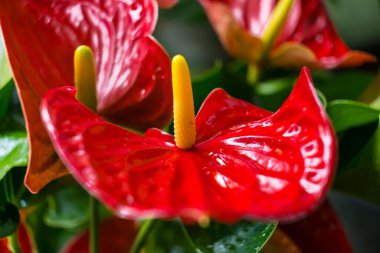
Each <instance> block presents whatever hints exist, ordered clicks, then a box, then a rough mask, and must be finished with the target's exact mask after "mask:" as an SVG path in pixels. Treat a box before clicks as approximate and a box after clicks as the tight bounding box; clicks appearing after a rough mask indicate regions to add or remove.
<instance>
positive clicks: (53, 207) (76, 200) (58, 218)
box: [44, 186, 89, 229]
mask: <svg viewBox="0 0 380 253" xmlns="http://www.w3.org/2000/svg"><path fill="white" fill-rule="evenodd" d="M88 202H89V195H88V194H87V192H86V191H85V190H83V189H82V188H81V187H80V186H76V187H74V186H73V187H66V188H63V189H61V190H60V191H57V192H54V193H53V194H51V195H50V196H48V198H47V203H48V209H47V211H46V213H45V214H44V221H45V223H46V224H47V225H48V226H50V227H55V228H64V229H68V228H76V227H79V226H83V225H84V224H86V223H87V222H88V219H89V211H88V209H89V207H88Z"/></svg>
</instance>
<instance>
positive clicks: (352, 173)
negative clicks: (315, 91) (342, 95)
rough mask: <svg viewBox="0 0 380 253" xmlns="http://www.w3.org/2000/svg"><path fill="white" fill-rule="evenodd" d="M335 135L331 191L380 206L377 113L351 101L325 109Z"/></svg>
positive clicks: (379, 143) (340, 102) (334, 104)
mask: <svg viewBox="0 0 380 253" xmlns="http://www.w3.org/2000/svg"><path fill="white" fill-rule="evenodd" d="M327 111H328V112H329V115H330V118H331V120H332V122H333V124H334V127H335V128H336V129H337V131H338V133H339V135H338V136H339V164H338V172H337V173H336V178H335V182H334V188H335V189H337V190H339V191H342V192H344V193H346V194H349V195H353V196H355V197H358V198H361V199H364V200H366V201H369V202H372V203H374V204H377V205H379V206H380V198H379V196H380V118H379V117H380V111H378V110H374V109H373V108H370V107H368V106H366V105H365V104H360V103H357V102H354V101H334V102H332V103H330V104H329V106H328V107H327Z"/></svg>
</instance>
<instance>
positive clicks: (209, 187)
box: [42, 69, 336, 221]
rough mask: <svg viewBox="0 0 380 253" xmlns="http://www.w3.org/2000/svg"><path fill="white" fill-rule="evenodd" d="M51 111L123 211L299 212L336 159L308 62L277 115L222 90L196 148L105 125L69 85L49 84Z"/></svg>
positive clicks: (92, 181)
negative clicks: (77, 97)
mask: <svg viewBox="0 0 380 253" xmlns="http://www.w3.org/2000/svg"><path fill="white" fill-rule="evenodd" d="M42 118H43V120H44V123H45V125H46V128H47V129H48V131H49V133H50V136H51V138H52V141H53V143H54V144H55V147H56V149H57V151H58V154H59V155H60V157H61V158H62V160H63V161H64V162H65V164H66V165H67V166H68V168H69V169H70V171H71V172H72V174H73V175H74V176H75V177H76V179H77V180H78V181H79V182H80V183H81V184H82V185H83V186H84V187H85V188H86V189H87V190H88V191H89V192H90V193H92V194H93V195H95V196H96V197H98V198H99V199H100V200H101V201H102V202H104V203H105V204H106V205H108V206H109V207H110V208H112V209H113V210H115V211H116V213H117V214H118V215H120V216H121V217H132V218H141V217H146V216H155V217H176V216H181V217H183V218H189V219H198V218H200V217H201V216H203V215H209V216H211V217H213V218H216V219H219V220H222V221H233V220H236V219H238V218H241V217H249V218H259V219H272V218H277V219H292V218H295V217H297V216H299V215H303V214H304V213H306V212H308V211H310V210H312V209H313V208H314V207H315V206H316V205H317V204H318V203H319V202H320V201H321V199H322V198H323V197H324V195H325V194H326V192H327V189H328V187H329V185H330V181H331V179H332V175H333V171H334V166H335V159H336V144H335V136H334V133H333V131H332V128H331V124H330V122H329V120H328V118H327V115H326V113H325V111H324V109H323V107H322V105H321V104H320V102H319V100H318V97H317V95H316V93H315V91H314V89H313V86H312V82H311V78H310V74H309V72H308V71H307V70H306V69H304V70H303V71H302V72H301V75H300V77H299V79H298V81H297V83H296V85H295V88H294V90H293V92H292V93H291V95H290V96H289V98H288V99H287V101H286V102H285V103H284V104H283V105H282V107H281V108H280V109H279V110H278V111H277V112H276V113H274V114H271V113H269V112H267V111H265V110H262V109H260V108H257V107H255V106H252V105H250V104H248V103H246V102H244V101H241V100H238V99H234V98H231V97H230V96H228V95H227V94H226V93H225V92H224V91H223V90H220V89H217V90H215V91H213V92H212V93H211V94H210V95H209V97H208V98H207V99H206V100H205V102H204V104H203V105H202V107H201V109H200V111H199V113H198V116H197V119H196V124H197V129H198V130H197V134H198V133H200V135H198V137H197V140H196V143H195V145H194V146H193V148H191V149H188V150H182V149H179V148H177V147H176V146H175V144H174V140H173V136H171V135H168V134H166V133H164V132H162V131H160V130H157V129H152V130H149V131H148V132H147V133H146V134H145V135H144V136H140V135H138V134H135V133H133V132H131V131H128V130H125V129H123V128H120V127H118V126H115V125H112V124H110V123H107V122H105V121H104V120H102V119H101V118H100V117H99V116H98V115H96V114H95V113H93V112H92V111H90V110H89V109H88V108H86V107H85V106H83V105H82V104H80V103H79V102H78V101H77V100H76V99H75V97H74V89H73V88H69V87H67V88H59V89H53V90H51V91H49V93H48V94H47V95H46V96H45V97H44V99H43V104H42Z"/></svg>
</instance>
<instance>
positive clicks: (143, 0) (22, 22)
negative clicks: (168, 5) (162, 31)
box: [0, 0, 172, 192]
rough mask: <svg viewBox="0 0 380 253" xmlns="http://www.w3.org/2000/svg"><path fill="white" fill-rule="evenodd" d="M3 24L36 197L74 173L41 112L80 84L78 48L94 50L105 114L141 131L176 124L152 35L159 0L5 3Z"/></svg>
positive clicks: (163, 63)
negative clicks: (49, 99)
mask: <svg viewBox="0 0 380 253" xmlns="http://www.w3.org/2000/svg"><path fill="white" fill-rule="evenodd" d="M0 18H1V28H2V32H3V36H4V40H5V44H6V48H7V52H8V56H9V60H10V63H11V66H12V69H13V73H14V76H15V80H16V83H17V88H18V92H19V95H20V97H21V102H22V106H23V111H24V114H25V117H26V121H27V128H28V133H29V139H30V144H31V156H30V161H29V167H28V172H27V175H26V179H25V184H26V185H27V187H28V188H29V189H30V190H31V191H32V192H37V191H39V190H40V189H41V188H42V187H43V186H44V185H46V184H47V183H48V182H50V181H51V180H53V179H55V178H57V177H60V176H62V175H64V174H66V173H67V171H66V169H65V168H64V166H63V165H62V164H61V162H60V161H59V159H58V157H57V156H56V155H55V152H54V149H53V147H52V146H51V142H50V140H49V137H48V135H47V133H46V131H45V129H44V127H43V125H42V123H41V120H40V116H39V106H40V100H41V97H42V96H43V95H44V94H45V93H46V92H47V91H48V89H50V88H53V87H58V86H63V85H73V83H74V73H73V55H74V51H75V49H76V48H77V47H78V46H79V45H82V44H84V45H88V46H89V47H91V48H92V49H93V50H94V54H95V64H96V70H97V71H96V72H97V73H98V75H97V87H96V89H97V92H96V93H97V98H98V104H97V111H98V113H99V114H100V115H102V116H103V117H105V118H107V119H109V120H111V121H113V122H117V123H118V124H123V125H126V126H129V127H133V128H137V129H140V130H143V129H146V128H149V127H152V126H155V127H163V126H164V125H166V124H167V123H168V121H169V120H170V119H171V114H172V112H171V110H172V109H171V108H172V97H171V96H172V95H171V86H170V80H169V79H170V59H169V58H168V56H167V55H166V53H165V52H164V50H163V49H162V48H161V46H160V45H159V44H158V43H157V42H156V41H155V40H154V39H153V38H152V37H151V33H152V31H153V29H154V26H155V23H156V19H157V3H156V1H155V0H135V1H120V0H99V1H88V0H86V1H55V0H44V1H40V0H18V1H14V0H2V2H1V8H0ZM168 77H169V78H168Z"/></svg>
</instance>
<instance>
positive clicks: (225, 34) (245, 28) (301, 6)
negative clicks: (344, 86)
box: [200, 0, 376, 68]
mask: <svg viewBox="0 0 380 253" xmlns="http://www.w3.org/2000/svg"><path fill="white" fill-rule="evenodd" d="M200 2H201V3H202V4H203V6H204V7H205V10H206V12H207V14H208V16H209V19H210V21H211V23H212V25H213V26H214V28H215V30H216V31H217V33H218V35H219V37H220V38H221V41H222V42H223V44H224V46H225V47H226V49H227V50H228V51H229V52H230V53H231V54H232V55H234V56H236V57H240V58H243V59H245V60H248V61H251V62H252V61H253V62H254V61H257V57H258V55H260V53H261V51H260V50H261V48H260V46H256V47H254V44H253V43H252V42H250V41H254V39H256V40H260V37H261V36H262V34H263V32H264V31H265V28H266V24H267V23H268V21H269V20H270V17H271V14H272V11H273V9H274V8H275V6H276V4H277V2H278V1H276V0H265V1H264V0H200ZM236 26H238V27H239V28H240V30H239V29H237V28H236ZM247 34H249V36H247ZM255 44H256V45H260V44H259V43H258V42H256V43H255ZM252 51H254V52H256V53H253V52H252ZM269 57H270V58H269V59H268V61H269V63H270V64H271V65H275V66H282V67H302V66H304V65H307V66H310V67H314V68H335V67H349V66H357V65H360V64H363V63H365V62H371V61H375V60H376V58H375V57H374V56H372V55H370V54H366V53H363V52H359V51H350V49H349V48H348V47H347V46H346V45H345V44H344V42H343V41H342V40H341V39H340V38H339V36H338V34H337V32H336V31H335V28H334V27H333V24H332V22H331V21H330V19H329V17H328V14H327V12H326V9H325V7H324V6H323V3H322V1H321V0H313V1H309V0H296V1H295V3H294V5H293V7H292V9H291V11H290V13H289V16H288V19H287V21H286V23H285V25H284V27H283V29H282V31H281V33H280V34H279V37H278V39H277V42H276V44H275V46H274V48H273V49H272V52H271V54H270V56H269Z"/></svg>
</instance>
